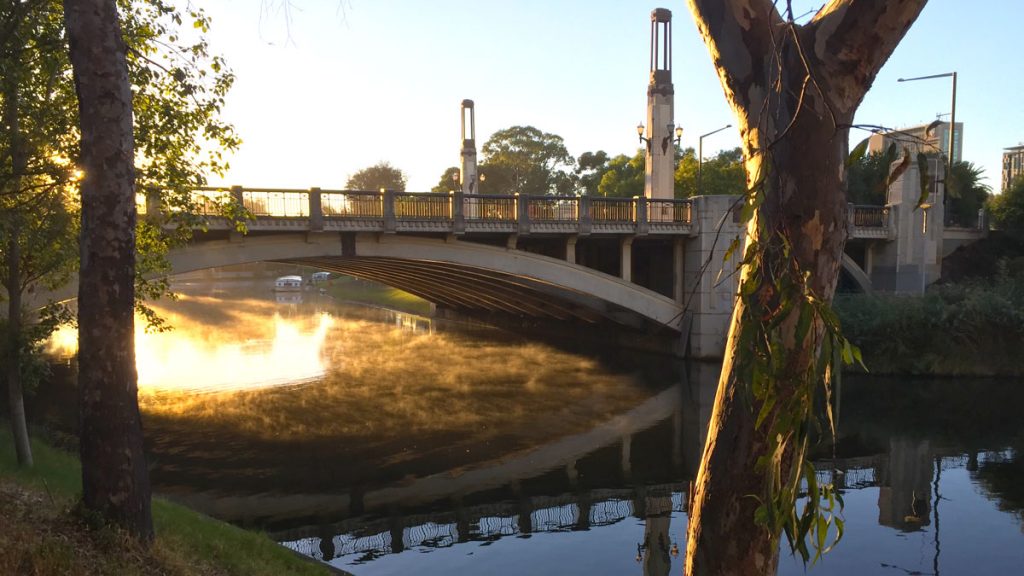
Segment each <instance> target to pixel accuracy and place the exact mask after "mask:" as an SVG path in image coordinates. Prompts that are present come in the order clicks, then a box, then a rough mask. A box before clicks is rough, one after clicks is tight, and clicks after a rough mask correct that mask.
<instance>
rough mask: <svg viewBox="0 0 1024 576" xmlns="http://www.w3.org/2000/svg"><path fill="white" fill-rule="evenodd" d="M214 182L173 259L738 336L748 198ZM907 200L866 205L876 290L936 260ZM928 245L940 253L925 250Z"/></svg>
mask: <svg viewBox="0 0 1024 576" xmlns="http://www.w3.org/2000/svg"><path fill="white" fill-rule="evenodd" d="M198 194H200V195H201V202H200V208H199V211H200V212H202V213H204V214H203V219H204V225H205V231H203V232H197V233H196V235H195V238H194V241H193V242H192V243H191V244H190V245H189V246H187V247H185V248H182V249H177V250H174V251H172V253H171V254H170V261H171V264H172V270H173V273H181V272H189V271H193V270H200V269H205V268H213V267H219V266H228V265H234V264H242V263H248V262H255V261H281V262H291V263H298V264H304V265H309V266H314V267H317V268H321V269H325V270H332V271H336V272H339V273H344V274H350V275H353V276H357V277H361V278H365V279H370V280H375V281H378V282H381V283H384V284H387V285H390V286H394V287H396V288H400V289H402V290H405V291H407V292H410V293H412V294H415V295H417V296H421V297H423V298H424V299H426V300H428V301H430V302H433V303H434V304H436V305H438V306H440V307H442V308H447V309H453V310H457V311H460V312H464V313H469V314H474V313H485V314H489V313H504V314H511V315H515V316H519V317H532V318H548V319H556V320H564V319H570V318H572V319H577V320H581V321H583V322H588V323H612V324H616V325H625V326H628V327H631V328H634V329H640V330H642V331H644V332H648V333H653V334H661V333H664V334H666V335H675V336H672V337H670V338H668V340H670V341H674V342H677V343H678V344H679V346H677V351H680V352H682V351H683V350H682V346H685V345H686V344H687V342H688V349H689V353H690V354H691V355H692V356H695V357H716V356H720V355H721V352H722V349H723V347H724V342H725V332H726V327H727V322H728V317H729V315H730V313H731V310H732V302H733V294H734V291H735V282H736V278H735V274H733V273H732V272H733V270H732V268H733V267H735V266H736V258H737V257H736V256H732V259H731V260H729V261H726V260H725V253H726V250H727V248H728V245H729V244H730V241H731V238H733V237H736V236H738V235H740V234H741V230H740V227H739V224H738V222H737V218H735V217H734V215H735V214H736V213H737V211H736V210H735V208H736V205H737V203H738V202H737V199H736V198H735V197H695V198H692V199H687V200H652V199H647V198H643V197H639V198H597V197H594V198H592V197H587V196H543V197H527V196H519V195H479V194H464V193H462V192H454V193H450V194H434V193H404V192H393V191H381V192H359V191H331V190H321V189H318V188H312V189H309V190H277V189H243V188H241V187H233V188H231V189H204V190H200V191H198ZM226 204H235V205H236V206H238V207H242V208H244V209H245V210H246V211H247V212H248V214H249V215H250V217H249V219H248V220H247V221H246V226H247V229H248V233H247V234H246V235H242V234H239V233H237V232H235V226H234V224H233V223H232V222H231V221H229V220H228V219H227V218H224V217H222V216H219V215H218V214H219V213H221V212H222V207H223V206H224V205H226ZM155 206H156V204H152V205H151V207H155ZM143 208H144V207H143ZM148 212H149V214H148V216H149V217H151V218H159V214H157V213H156V211H155V210H152V209H150V210H148ZM907 213H908V211H907V210H906V209H903V208H902V206H901V205H898V204H896V205H890V206H888V207H881V206H853V207H851V210H850V212H849V214H850V218H849V222H848V230H849V233H850V242H849V243H848V244H849V250H848V252H849V255H848V256H846V257H845V258H844V261H843V268H844V270H845V271H846V272H847V273H848V275H849V278H851V279H852V281H853V282H855V283H856V284H857V285H859V286H860V287H861V288H862V289H863V290H870V289H871V287H872V284H873V283H875V282H876V281H879V280H881V281H882V283H884V284H886V285H887V286H889V287H891V288H899V287H901V286H905V285H909V286H917V285H920V286H918V287H923V285H924V282H925V280H926V278H927V277H928V275H927V273H924V275H923V276H922V275H921V274H918V275H913V274H912V273H911V272H912V271H913V270H919V271H920V270H926V264H927V262H928V261H929V259H928V250H927V249H924V250H923V254H924V255H923V256H922V249H921V245H922V242H921V241H919V240H915V238H916V237H915V232H914V230H915V229H916V225H917V222H916V220H915V218H914V217H912V216H913V215H912V214H911V216H908V215H907ZM932 228H933V230H932V231H931V232H929V233H928V234H931V235H932V236H934V234H935V232H934V228H935V227H934V226H933V227H932ZM968 240H969V238H968ZM933 244H934V242H933ZM940 244H941V243H940ZM922 258H923V259H924V261H925V264H922V265H920V266H918V265H916V264H913V262H914V261H916V260H921V259H922ZM915 259H916V260H915ZM932 260H934V258H932ZM901 266H902V270H901ZM723 271H724V273H723ZM908 275H909V276H908ZM718 278H724V279H725V280H722V281H716V279H718ZM907 278H910V280H907ZM932 279H934V277H932ZM915 282H916V284H915ZM73 290H74V288H73V287H71V288H69V290H68V291H67V292H66V294H65V295H66V296H68V295H72V294H73ZM680 335H682V338H680Z"/></svg>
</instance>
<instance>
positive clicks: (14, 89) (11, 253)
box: [4, 52, 33, 468]
mask: <svg viewBox="0 0 1024 576" xmlns="http://www.w3.org/2000/svg"><path fill="white" fill-rule="evenodd" d="M19 56H20V52H19ZM4 100H6V102H5V108H4V124H5V125H6V129H7V131H8V141H9V142H10V150H9V156H10V158H11V181H12V183H13V184H12V186H11V190H12V191H13V192H14V194H13V196H14V202H18V196H17V192H18V191H19V189H20V187H21V179H22V178H23V177H24V176H25V171H26V165H27V159H26V154H25V146H24V143H23V141H22V139H21V123H20V117H19V112H18V109H19V107H20V105H21V104H20V102H21V98H20V93H19V90H18V82H17V80H16V79H15V78H13V77H11V76H9V77H7V78H5V79H4ZM19 209H20V208H19V207H13V208H12V209H11V211H10V214H9V221H8V222H7V234H8V236H7V238H6V240H7V255H6V258H7V278H5V280H6V282H5V283H4V288H5V289H6V290H7V348H8V357H7V360H8V363H7V367H6V370H5V375H6V380H7V401H8V404H9V405H10V413H11V414H10V415H11V432H12V434H13V435H14V451H15V453H16V454H17V457H18V465H19V466H24V467H26V468H31V467H32V464H33V462H32V445H31V444H30V443H29V438H28V423H27V421H26V419H25V400H24V391H23V389H22V382H21V361H22V360H21V348H22V346H21V341H22V334H21V266H20V265H21V244H20V243H19V242H20V240H21V238H20V237H21V225H20V222H19V215H18V210H19Z"/></svg>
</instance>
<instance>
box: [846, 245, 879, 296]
mask: <svg viewBox="0 0 1024 576" xmlns="http://www.w3.org/2000/svg"><path fill="white" fill-rule="evenodd" d="M841 265H842V269H843V270H845V271H846V273H847V274H849V275H850V279H852V280H853V282H854V283H855V284H856V285H857V287H858V288H860V290H861V292H863V293H865V294H870V293H871V291H872V289H871V278H870V277H869V276H868V274H867V272H864V269H863V268H861V267H860V265H859V264H857V262H856V261H855V260H854V259H853V258H850V255H849V254H846V253H845V252H844V253H843V258H842V262H841Z"/></svg>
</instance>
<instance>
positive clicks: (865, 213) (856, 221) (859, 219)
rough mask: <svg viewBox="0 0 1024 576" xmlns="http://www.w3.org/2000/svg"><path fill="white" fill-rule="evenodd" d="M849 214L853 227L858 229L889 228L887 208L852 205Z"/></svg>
mask: <svg viewBox="0 0 1024 576" xmlns="http://www.w3.org/2000/svg"><path fill="white" fill-rule="evenodd" d="M851 213H852V217H853V225H854V226H856V227H858V228H886V227H888V226H889V207H888V206H865V205H854V206H853V210H851Z"/></svg>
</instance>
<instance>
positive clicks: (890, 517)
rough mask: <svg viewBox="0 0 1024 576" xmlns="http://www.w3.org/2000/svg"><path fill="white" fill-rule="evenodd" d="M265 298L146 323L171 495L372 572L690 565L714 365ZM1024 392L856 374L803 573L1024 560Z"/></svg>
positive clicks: (197, 303)
mask: <svg viewBox="0 0 1024 576" xmlns="http://www.w3.org/2000/svg"><path fill="white" fill-rule="evenodd" d="M186 294H188V292H186ZM255 294H256V297H252V298H240V297H234V298H227V297H224V295H218V296H215V297H211V296H209V294H208V293H207V292H201V291H194V292H192V293H191V295H187V296H186V297H185V298H183V299H182V300H181V301H179V302H177V303H174V304H172V305H170V306H169V307H168V308H167V314H168V315H169V316H170V320H171V321H172V323H174V324H175V325H176V326H177V329H176V330H175V331H174V332H172V333H170V334H165V335H155V336H154V335H149V336H140V337H139V339H140V340H139V341H140V344H139V358H140V389H141V392H140V403H141V406H142V410H143V416H144V424H145V428H146V435H147V446H148V450H149V454H150V458H151V467H152V479H153V483H154V486H155V489H156V490H157V491H158V492H161V493H163V494H165V495H167V496H169V497H171V498H173V499H176V500H178V501H181V502H183V503H185V504H187V505H189V506H192V507H194V508H196V509H199V510H201V511H204V512H206V513H208V514H211V515H213V516H216V517H219V518H223V519H225V520H228V521H231V522H234V523H237V524H240V525H243V526H247V527H255V528H259V529H262V530H265V531H267V532H268V533H269V534H270V535H271V537H273V538H275V539H277V540H278V541H280V542H282V543H283V544H284V545H285V546H288V547H289V548H292V549H294V550H297V551H299V552H301V553H303V554H307V555H309V556H311V557H313V558H316V559H318V560H323V561H327V562H329V563H330V564H331V565H333V566H335V567H338V568H341V569H343V570H346V571H348V572H351V573H353V574H357V575H360V576H362V575H383V574H411V573H415V574H657V575H661V574H679V573H681V572H682V556H683V550H684V549H685V542H684V537H685V531H686V522H687V518H686V513H685V510H686V492H687V486H688V482H689V480H690V479H691V478H692V477H693V474H694V472H695V470H696V467H697V463H698V461H699V457H700V451H701V449H702V447H703V442H704V434H705V430H704V429H705V425H706V424H705V423H706V421H707V418H708V416H709V414H710V409H711V402H712V400H713V393H714V386H715V378H716V376H717V370H718V367H717V366H707V365H695V366H685V365H682V364H680V363H673V362H667V361H665V360H664V359H656V358H645V357H641V356H639V355H637V354H627V355H622V354H615V353H613V352H612V351H608V350H594V349H591V350H589V351H584V352H573V353H570V352H566V351H563V350H562V348H563V347H554V346H551V345H548V344H542V343H539V342H536V341H531V340H528V339H524V338H520V337H515V336H512V335H509V334H507V333H503V332H500V331H497V330H493V329H488V328H484V327H468V326H453V325H440V324H438V323H436V322H431V321H430V320H427V319H423V318H418V317H414V316H408V315H401V314H394V313H390V312H386V311H380V310H370V309H364V308H357V307H347V306H341V305H338V304H335V303H334V302H333V301H331V300H330V299H327V298H323V297H319V296H316V295H312V294H310V293H304V294H303V295H302V297H301V300H302V301H301V302H298V301H297V300H299V299H300V298H296V297H295V296H294V295H293V296H291V297H289V298H287V299H284V298H282V299H281V301H280V302H278V301H275V299H274V298H273V296H272V295H270V294H269V293H267V292H265V291H264V292H256V293H255ZM564 344H570V343H564ZM1019 384H1020V383H1018V382H1009V381H954V380H945V381H899V380H882V379H852V378H847V379H846V381H845V382H844V389H843V391H842V392H843V394H842V401H841V406H840V423H839V436H840V438H839V443H838V446H837V447H836V450H835V455H836V459H835V460H832V454H833V451H832V448H831V446H821V447H819V448H817V450H818V452H819V454H818V456H819V457H820V458H819V459H818V460H817V461H816V465H817V467H818V468H819V478H821V479H823V480H827V479H830V478H833V479H834V480H835V481H836V482H837V483H838V484H841V485H842V486H844V489H843V495H844V498H845V501H846V508H845V511H844V517H845V519H846V527H847V533H846V536H845V538H844V540H843V542H842V543H841V544H840V545H839V546H838V548H837V549H836V550H835V551H833V552H831V553H830V554H828V555H827V556H826V557H825V559H824V560H823V561H822V562H820V563H819V564H818V565H816V566H814V567H812V568H811V569H809V570H808V572H809V573H811V574H840V575H842V574H851V575H852V574H893V575H901V574H1019V573H1022V570H1024V568H1022V567H1024V528H1022V527H1024V460H1022V459H1021V458H1020V454H1021V450H1022V448H1024V419H1022V418H1021V416H1020V408H1021V406H1024V390H1022V386H1020V385H1019ZM40 411H42V409H40ZM50 417H53V416H52V414H51V415H50ZM676 551H678V552H679V554H678V556H676V555H675V552H676ZM780 573H781V574H794V575H795V574H802V573H804V567H803V565H802V563H801V562H799V561H798V560H795V559H793V558H791V557H789V556H788V553H784V554H783V560H782V562H781V566H780Z"/></svg>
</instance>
